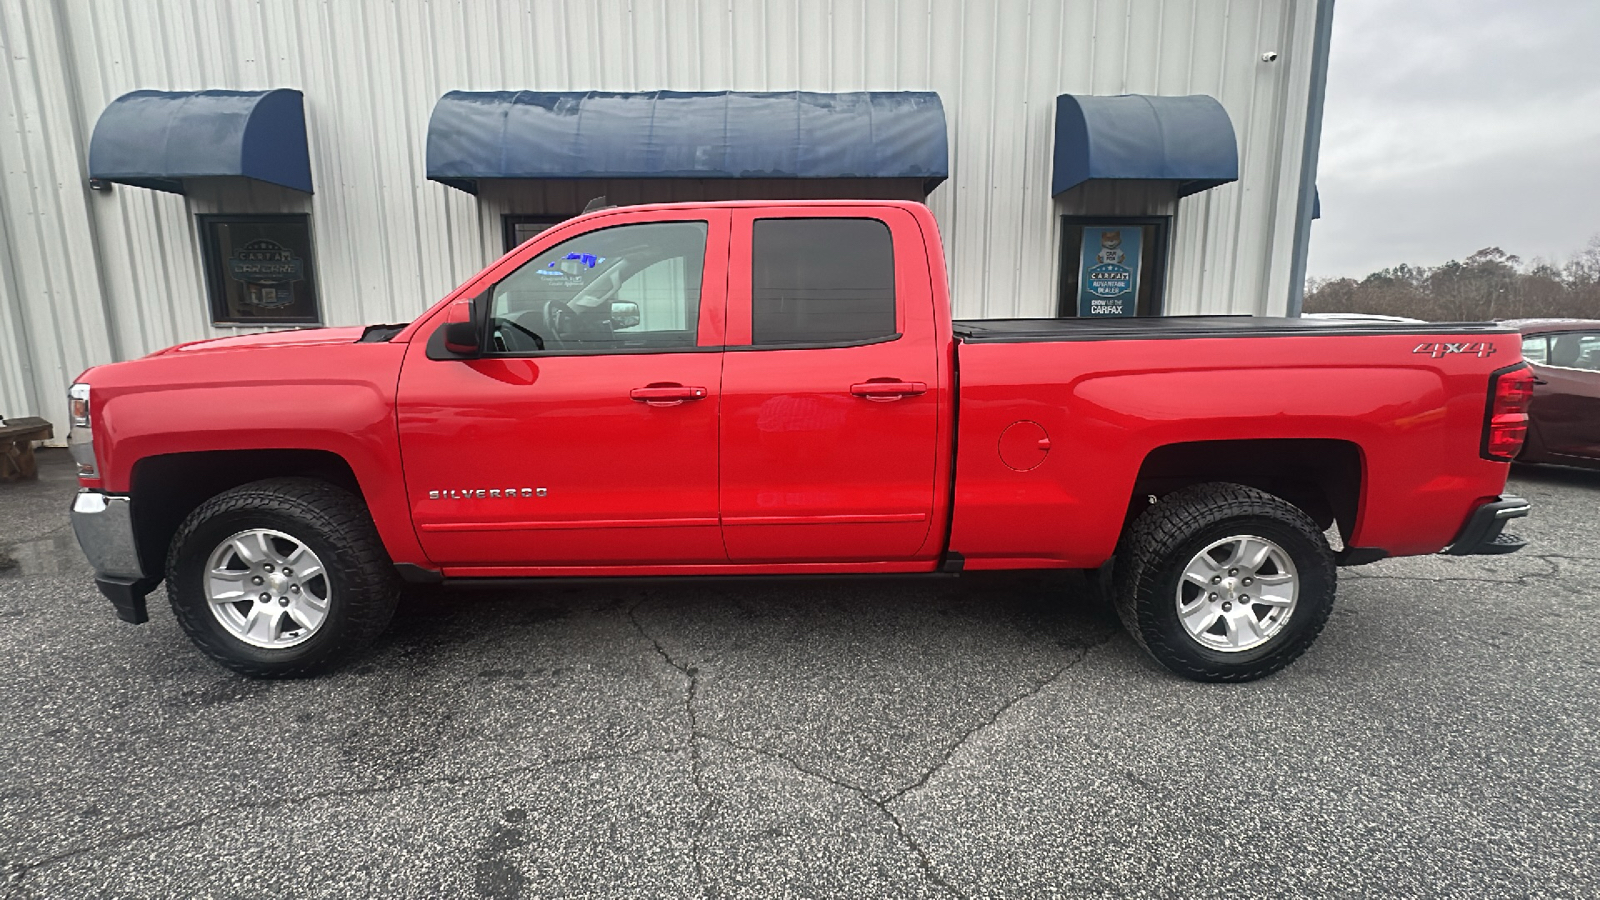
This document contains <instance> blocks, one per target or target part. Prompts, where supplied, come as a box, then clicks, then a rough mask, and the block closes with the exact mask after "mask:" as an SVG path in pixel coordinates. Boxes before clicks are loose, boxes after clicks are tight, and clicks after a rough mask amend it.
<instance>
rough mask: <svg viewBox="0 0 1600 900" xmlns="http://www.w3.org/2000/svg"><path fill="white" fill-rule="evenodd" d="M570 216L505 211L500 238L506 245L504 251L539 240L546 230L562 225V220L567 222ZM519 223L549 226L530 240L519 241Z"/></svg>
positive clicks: (501, 221) (501, 219) (501, 218)
mask: <svg viewBox="0 0 1600 900" xmlns="http://www.w3.org/2000/svg"><path fill="white" fill-rule="evenodd" d="M570 218H572V217H571V216H556V215H547V214H543V213H540V214H533V213H505V214H504V215H502V216H501V217H500V240H501V243H502V244H503V245H504V246H505V251H504V252H506V253H510V252H511V251H513V250H515V249H517V248H518V247H521V246H522V245H523V244H526V243H527V242H528V241H535V240H538V239H539V237H540V236H541V235H543V234H544V231H549V230H550V229H551V228H554V227H556V226H557V225H560V224H561V223H562V222H565V221H566V220H567V219H570ZM518 225H545V226H548V227H547V228H545V229H544V231H541V232H539V234H536V235H534V236H533V237H531V238H528V241H520V242H519V241H517V226H518Z"/></svg>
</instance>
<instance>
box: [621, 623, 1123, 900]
mask: <svg viewBox="0 0 1600 900" xmlns="http://www.w3.org/2000/svg"><path fill="white" fill-rule="evenodd" d="M651 599H653V598H652V597H651V596H649V595H648V594H647V595H646V596H645V597H643V598H641V599H640V600H639V601H638V602H637V603H635V604H633V606H631V607H629V608H628V619H629V621H631V622H632V623H633V627H634V628H635V629H636V630H637V631H638V632H639V634H640V636H642V637H643V638H644V639H645V640H647V641H649V642H650V645H651V646H652V647H653V648H654V649H655V652H656V655H658V656H659V657H661V659H662V661H663V662H665V663H666V664H667V665H668V666H669V667H671V668H672V669H673V670H675V671H676V672H678V674H679V675H681V676H682V677H683V678H684V680H685V682H686V687H685V692H684V694H685V696H684V711H685V714H686V718H687V719H688V722H689V747H690V758H691V761H692V767H691V771H692V773H693V777H694V782H695V789H696V790H697V791H698V792H699V793H700V794H701V795H702V796H703V797H705V798H706V802H705V805H704V806H703V807H702V809H701V814H700V816H699V817H698V819H697V821H696V823H695V831H694V835H693V844H692V854H693V857H694V863H695V872H696V876H697V878H698V879H699V881H700V888H701V893H702V894H703V895H706V896H713V895H714V894H715V891H714V890H713V889H712V884H711V881H710V879H709V878H708V877H707V876H706V871H705V861H704V846H703V841H702V839H703V837H704V833H705V829H706V827H707V826H709V825H710V823H711V822H712V821H714V819H715V817H716V811H717V808H718V806H720V804H721V801H719V800H717V799H716V797H715V795H713V794H712V793H711V791H710V789H709V788H707V787H706V785H705V780H704V764H703V761H702V758H701V754H700V749H699V744H700V743H701V742H703V741H709V742H714V743H718V744H722V745H724V746H727V747H731V748H734V749H736V750H742V751H744V752H746V753H753V754H756V755H758V756H763V757H766V758H768V759H773V760H777V761H779V762H782V763H784V764H785V765H787V766H789V767H790V768H792V769H794V770H795V771H796V772H799V773H800V774H802V775H806V776H809V777H811V778H815V779H817V780H819V781H822V782H824V783H826V784H828V785H831V786H833V787H835V788H838V789H840V790H844V791H847V792H849V793H851V794H854V795H856V796H857V797H860V798H861V799H862V800H864V801H865V802H866V803H867V804H868V805H870V806H871V807H873V808H874V809H876V810H877V811H878V812H879V813H881V814H882V815H883V816H884V817H885V818H886V819H888V821H889V823H890V824H891V825H892V826H893V827H894V830H895V833H896V834H897V835H898V836H899V837H900V840H901V841H903V842H904V843H905V845H906V846H907V847H909V848H910V849H911V852H912V854H913V856H915V857H916V860H917V864H918V867H919V868H920V869H921V870H922V872H923V874H924V876H926V878H927V879H928V881H929V882H930V883H932V884H934V885H935V886H937V887H939V888H940V889H942V890H943V891H944V892H945V893H947V894H949V895H951V896H953V897H956V898H958V900H966V894H964V893H962V892H961V891H960V890H959V889H958V888H957V887H956V886H955V885H953V884H951V883H950V882H949V881H948V880H947V879H946V878H945V877H944V876H943V875H942V874H940V873H939V871H938V869H937V868H935V867H934V865H933V860H932V858H930V857H929V856H928V852H927V850H926V849H925V848H924V847H923V846H922V844H921V843H919V842H918V841H917V839H916V838H915V837H914V836H913V835H912V834H911V832H910V830H909V829H907V828H906V826H905V823H904V822H902V821H901V819H900V817H899V816H898V815H896V814H895V812H894V810H892V809H890V808H889V804H891V803H894V802H895V801H897V800H900V799H902V798H904V797H905V796H906V795H907V794H910V793H912V792H914V791H917V790H920V789H921V788H923V787H924V786H926V785H927V783H928V781H929V780H930V779H931V778H932V777H933V776H934V775H935V774H937V773H938V772H940V771H941V770H943V769H944V768H945V767H946V766H948V765H949V763H950V760H951V759H952V758H953V757H954V756H955V755H956V753H957V752H959V751H960V749H961V748H962V747H963V746H965V745H966V744H967V743H968V742H969V741H971V740H972V739H973V737H975V736H976V735H977V734H978V733H980V732H982V731H984V730H985V729H987V728H989V727H991V726H993V725H994V724H995V723H996V722H998V721H999V720H1000V718H1001V717H1002V716H1004V715H1005V714H1006V713H1007V712H1009V711H1010V710H1011V709H1013V708H1014V707H1016V706H1017V704H1019V703H1022V702H1023V701H1025V700H1028V699H1029V698H1032V697H1036V696H1038V695H1039V693H1041V692H1042V691H1043V690H1044V689H1045V688H1047V687H1049V686H1050V685H1052V684H1054V683H1055V682H1057V681H1059V680H1060V679H1061V677H1062V676H1063V675H1065V674H1066V673H1067V672H1068V671H1069V670H1070V669H1072V668H1073V667H1075V666H1077V665H1078V664H1079V663H1081V662H1083V660H1084V659H1085V658H1086V657H1088V655H1089V653H1090V652H1091V651H1093V650H1095V649H1097V648H1099V647H1103V646H1105V645H1106V644H1107V643H1109V642H1110V641H1111V640H1112V638H1114V637H1115V636H1116V634H1117V630H1116V629H1114V628H1112V629H1107V631H1106V634H1105V635H1104V636H1102V637H1101V638H1100V639H1099V640H1097V641H1094V642H1092V643H1089V644H1086V645H1084V646H1083V647H1081V648H1080V649H1079V651H1078V653H1077V654H1076V655H1075V656H1074V657H1072V658H1071V659H1068V660H1067V661H1065V662H1064V663H1062V665H1061V666H1060V667H1058V668H1057V669H1056V670H1055V671H1054V672H1053V673H1051V675H1050V676H1049V677H1048V678H1045V679H1043V680H1041V681H1039V682H1038V683H1037V684H1035V685H1033V686H1032V687H1030V688H1028V689H1027V690H1026V691H1023V692H1022V693H1020V694H1017V695H1016V696H1014V697H1011V698H1010V699H1008V700H1007V701H1006V702H1005V703H1003V704H1001V705H1000V707H999V708H998V709H996V710H995V712H994V714H993V715H990V716H989V717H987V718H986V719H984V720H983V721H982V722H979V723H978V724H977V725H975V726H973V727H972V728H971V729H969V730H968V731H967V732H966V733H964V734H962V735H961V737H959V738H957V739H956V740H955V741H953V742H952V743H951V744H950V745H949V746H948V747H947V748H946V749H945V751H944V753H942V754H940V757H939V760H938V761H937V762H936V763H934V765H933V766H932V767H930V768H929V769H928V770H927V771H926V772H924V773H923V774H922V775H921V776H920V777H918V778H917V779H916V780H915V781H913V782H911V783H910V784H908V785H906V786H905V787H903V788H901V789H899V790H897V791H895V792H894V793H892V794H889V795H887V796H881V797H880V796H875V795H874V794H873V793H872V792H871V791H868V790H867V789H866V788H864V787H862V786H860V785H857V784H853V783H851V782H849V781H846V780H844V779H842V778H838V777H836V776H834V775H831V774H829V773H827V772H824V771H821V770H819V769H815V768H812V767H811V766H808V765H806V764H804V763H802V762H800V761H799V760H797V759H795V758H793V757H791V756H789V755H788V754H786V753H783V752H781V751H777V750H773V749H770V748H767V747H761V746H756V745H753V744H745V743H742V742H740V741H736V740H734V739H732V738H729V737H725V736H722V735H718V734H712V733H710V732H707V731H703V730H701V728H700V726H699V719H698V717H697V714H696V711H695V698H696V696H697V693H698V690H699V684H700V680H699V675H700V672H699V669H698V668H697V667H695V666H690V665H686V664H684V663H680V662H678V661H677V660H675V659H673V657H672V654H671V653H669V652H668V651H667V649H666V647H664V646H663V645H662V644H661V641H660V640H659V639H658V638H656V637H655V636H654V635H652V634H651V633H650V631H649V630H648V629H646V628H645V627H644V623H642V622H641V621H639V617H638V610H639V608H640V607H642V606H644V605H645V604H646V603H648V602H650V600H651Z"/></svg>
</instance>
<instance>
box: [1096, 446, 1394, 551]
mask: <svg viewBox="0 0 1600 900" xmlns="http://www.w3.org/2000/svg"><path fill="white" fill-rule="evenodd" d="M1362 472H1363V466H1362V456H1361V448H1360V447H1359V446H1357V445H1355V444H1353V443H1351V442H1349V441H1336V440H1311V439H1304V440H1301V439H1263V440H1248V441H1193V442H1190V443H1184V444H1168V445H1167V446H1165V447H1157V448H1156V449H1155V450H1152V451H1151V452H1150V455H1149V456H1146V457H1145V460H1144V465H1142V466H1140V467H1139V475H1138V477H1137V479H1135V481H1134V488H1133V498H1132V501H1131V503H1130V504H1129V507H1128V519H1127V520H1126V521H1132V518H1133V516H1135V515H1137V514H1138V512H1139V510H1141V509H1143V508H1144V507H1145V506H1146V505H1147V503H1148V501H1147V499H1146V498H1147V497H1148V496H1150V495H1155V496H1157V497H1160V496H1162V495H1164V494H1169V493H1171V492H1173V491H1175V490H1177V489H1179V488H1182V487H1187V486H1189V485H1191V484H1202V483H1204V482H1208V481H1227V482H1233V483H1234V484H1243V485H1247V486H1249V487H1253V488H1257V489H1258V490H1263V491H1266V492H1267V493H1269V494H1274V495H1276V496H1278V497H1282V498H1283V499H1285V500H1287V501H1289V502H1290V503H1293V504H1294V505H1295V506H1298V507H1300V508H1301V509H1302V510H1304V511H1305V513H1306V514H1307V515H1309V516H1310V517H1311V518H1312V519H1313V520H1315V521H1316V523H1317V525H1318V526H1320V527H1321V528H1323V529H1324V530H1326V529H1327V528H1329V527H1331V526H1332V525H1334V524H1335V523H1337V524H1338V526H1339V534H1340V535H1341V536H1342V537H1344V538H1345V539H1346V540H1348V539H1349V537H1350V532H1351V529H1353V528H1354V527H1355V523H1356V513H1357V512H1358V511H1359V509H1360V506H1361V477H1362Z"/></svg>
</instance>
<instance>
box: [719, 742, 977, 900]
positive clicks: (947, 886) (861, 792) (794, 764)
mask: <svg viewBox="0 0 1600 900" xmlns="http://www.w3.org/2000/svg"><path fill="white" fill-rule="evenodd" d="M702 738H703V739H704V740H707V741H713V742H715V743H718V744H723V745H725V746H728V747H732V748H734V749H735V750H743V751H744V752H746V753H754V754H756V755H757V756H764V757H766V758H768V759H773V760H777V761H778V762H781V763H784V764H785V765H787V766H789V767H790V768H791V769H794V770H795V771H796V772H799V773H800V774H802V775H807V776H809V777H812V778H815V779H817V780H818V781H822V782H824V783H826V784H830V785H832V786H834V787H836V788H839V789H840V790H844V791H847V792H849V793H851V794H854V795H856V796H857V797H860V798H861V799H862V800H864V801H866V802H867V804H868V805H869V806H871V807H872V808H873V809H876V810H877V811H878V812H880V813H882V814H883V816H884V818H886V819H888V820H889V823H890V824H891V825H893V826H894V830H895V833H896V834H898V835H899V836H900V839H901V840H902V841H904V842H905V844H906V846H908V847H910V848H911V852H912V853H913V854H914V855H915V856H916V857H917V862H918V865H919V866H920V867H921V869H922V872H923V874H924V875H926V876H927V878H928V880H929V881H930V882H932V883H933V884H935V885H938V886H939V887H941V888H943V889H944V890H945V891H946V892H947V893H949V894H950V895H952V896H954V897H958V898H961V900H965V898H966V895H965V894H963V893H962V892H961V891H959V890H957V889H956V887H955V885H953V884H951V883H950V882H948V881H946V880H945V878H944V876H943V875H940V874H939V872H938V870H937V869H935V868H934V867H933V860H931V859H929V857H928V853H927V851H926V850H924V849H923V847H922V845H921V844H919V843H918V842H917V839H916V838H914V837H912V836H911V832H909V831H907V830H906V827H905V824H904V823H903V822H901V821H900V817H899V816H897V815H895V814H894V810H891V809H889V807H888V805H887V804H888V802H889V801H887V800H881V799H879V798H877V797H874V796H872V794H871V793H869V792H868V791H867V790H866V789H865V788H863V787H861V786H859V785H855V784H851V783H850V782H848V781H844V780H843V779H840V778H836V777H834V776H832V775H829V774H828V773H826V772H823V771H820V770H818V769H813V768H811V767H810V766H808V765H805V764H804V763H802V762H800V761H799V760H797V759H795V758H793V757H791V756H789V755H788V754H786V753H780V752H778V751H777V750H770V749H768V748H766V747H757V746H754V745H751V744H742V743H740V742H738V741H735V740H732V739H730V738H725V737H720V736H717V735H710V734H708V735H703V736H702Z"/></svg>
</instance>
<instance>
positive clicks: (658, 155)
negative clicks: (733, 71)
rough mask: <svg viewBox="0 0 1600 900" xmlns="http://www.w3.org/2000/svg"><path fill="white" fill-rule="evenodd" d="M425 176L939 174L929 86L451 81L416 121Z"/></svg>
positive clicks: (942, 171) (940, 116)
mask: <svg viewBox="0 0 1600 900" xmlns="http://www.w3.org/2000/svg"><path fill="white" fill-rule="evenodd" d="M427 166H428V177H429V178H430V179H432V180H434V181H437V182H440V183H441V184H447V185H449V186H451V187H453V188H459V189H461V190H463V191H467V192H468V193H477V190H478V180H479V179H483V178H559V179H577V178H914V179H917V180H919V181H921V182H922V183H923V186H924V190H925V191H931V190H932V189H933V188H934V186H935V185H937V184H939V182H941V181H943V180H944V179H945V178H946V177H947V176H948V175H949V173H950V164H949V152H948V140H947V137H946V134H945V122H944V106H943V105H942V104H941V103H940V102H939V95H938V94H935V93H931V92H883V91H873V92H860V93H849V94H818V93H810V92H806V91H785V92H782V93H746V92H740V91H717V92H714V93H681V92H676V91H653V92H649V93H636V94H621V93H601V92H596V91H590V92H587V93H585V92H581V91H580V92H567V93H551V92H538V91H488V92H469V91H451V92H450V93H448V94H445V95H444V96H443V97H441V98H439V102H438V104H437V105H436V106H434V108H433V117H432V118H431V119H430V120H429V121H428V162H427Z"/></svg>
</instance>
